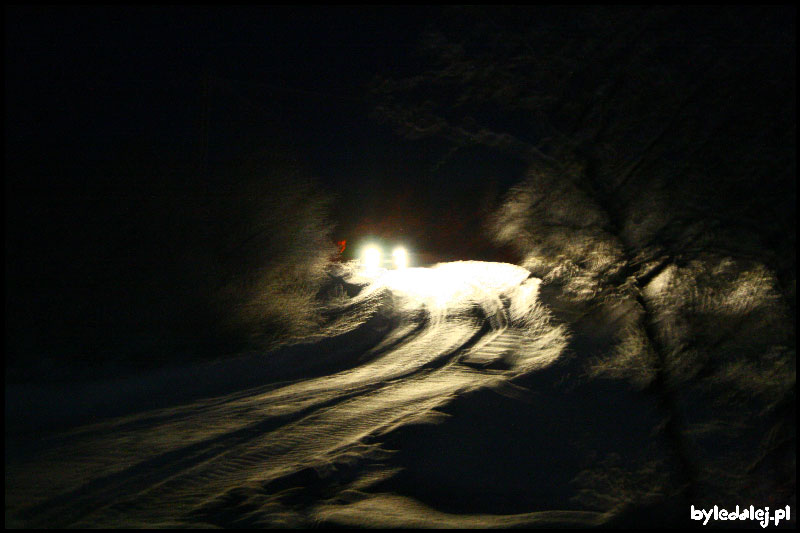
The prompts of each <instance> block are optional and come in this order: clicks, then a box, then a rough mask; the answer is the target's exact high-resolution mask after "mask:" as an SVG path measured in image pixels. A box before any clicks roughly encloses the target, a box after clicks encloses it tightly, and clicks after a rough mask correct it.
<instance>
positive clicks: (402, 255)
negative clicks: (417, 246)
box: [392, 246, 408, 268]
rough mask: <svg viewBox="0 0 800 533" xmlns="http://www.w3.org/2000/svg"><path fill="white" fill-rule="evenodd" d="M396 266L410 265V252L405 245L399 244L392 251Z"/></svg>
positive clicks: (404, 266)
mask: <svg viewBox="0 0 800 533" xmlns="http://www.w3.org/2000/svg"><path fill="white" fill-rule="evenodd" d="M392 258H393V259H394V267H395V268H406V267H407V266H408V252H406V249H405V248H403V247H400V246H398V247H397V248H395V249H394V251H393V252H392Z"/></svg>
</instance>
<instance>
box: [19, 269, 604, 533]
mask: <svg viewBox="0 0 800 533" xmlns="http://www.w3.org/2000/svg"><path fill="white" fill-rule="evenodd" d="M348 276H349V281H350V282H351V283H360V284H364V285H365V287H364V289H363V290H361V292H360V293H359V294H358V295H357V296H355V297H354V298H344V297H343V298H342V302H340V303H341V305H342V306H343V307H342V309H343V310H342V311H340V312H341V313H342V316H341V317H340V318H341V320H340V324H341V331H340V332H339V333H340V334H339V335H338V336H335V337H334V338H331V337H326V338H321V339H319V340H318V341H316V342H313V343H306V344H304V345H301V346H296V347H292V348H288V349H284V350H282V351H279V352H278V353H275V354H265V355H249V356H247V357H245V358H240V359H238V360H231V361H229V362H224V361H223V362H217V363H214V364H213V365H206V366H205V367H202V368H198V369H194V370H193V373H192V374H191V376H192V377H191V378H186V377H183V378H182V381H181V380H180V379H170V376H169V375H168V374H164V373H162V374H161V375H154V376H153V377H152V378H150V379H149V381H148V378H139V379H137V380H136V381H133V382H130V383H119V384H116V385H114V386H109V387H106V388H105V389H92V390H91V391H86V392H84V393H83V396H81V397H77V396H69V395H67V394H66V393H64V395H63V396H62V397H61V398H60V399H59V401H58V403H59V404H60V406H53V409H54V411H58V410H59V409H61V410H62V411H64V412H69V413H70V415H71V416H72V417H73V419H74V420H75V423H74V424H73V425H72V427H64V428H62V429H60V430H59V431H57V432H48V433H47V434H46V435H44V434H43V433H42V431H41V429H40V428H39V429H37V428H35V427H34V426H33V425H32V426H31V427H28V428H27V430H26V431H27V433H26V432H25V431H22V430H20V431H19V434H22V435H28V437H26V438H27V440H25V438H21V440H20V442H17V443H16V446H12V449H11V451H7V452H6V478H5V479H6V525H7V526H9V525H11V526H22V527H39V526H41V527H114V528H118V527H193V526H198V527H214V526H222V527H232V526H254V527H258V526H272V527H281V526H288V527H300V526H309V525H311V526H313V525H321V524H322V525H326V524H327V525H330V524H344V525H362V526H398V525H399V526H414V525H423V526H476V527H493V526H519V525H525V524H528V525H548V524H555V525H559V524H572V525H591V524H593V523H595V521H596V520H597V519H598V515H596V514H595V513H590V512H582V511H569V512H555V511H551V512H539V513H529V514H519V513H516V514H508V515H494V514H459V515H456V514H452V513H447V512H445V511H442V510H434V509H433V508H432V507H431V506H429V505H426V504H425V503H422V502H419V501H417V500H416V499H414V498H412V497H410V496H406V495H402V494H398V493H397V491H394V490H391V487H392V484H391V480H392V479H393V477H394V476H395V475H397V474H398V472H399V471H400V470H402V469H403V467H404V465H402V464H400V463H398V462H397V461H393V460H392V457H393V456H394V454H395V453H396V450H394V449H392V448H391V447H390V446H388V445H387V444H386V438H387V436H389V435H391V434H393V432H397V431H398V430H400V429H401V428H408V427H416V426H417V425H419V424H425V423H436V422H439V421H441V420H442V419H443V418H444V417H446V415H444V414H443V413H442V412H441V409H442V408H443V407H445V406H447V405H448V404H449V403H451V402H453V401H454V400H455V399H457V398H463V397H465V395H468V394H470V393H472V392H474V391H478V390H492V391H497V392H500V393H501V394H504V395H506V396H514V395H524V394H525V391H524V390H521V389H520V388H519V387H518V386H516V385H514V384H513V380H514V379H515V378H517V377H519V376H522V375H526V374H530V373H534V372H538V371H540V370H542V369H545V368H547V367H548V366H550V365H552V364H553V363H554V362H555V361H557V360H559V358H560V357H562V354H563V353H564V349H565V347H566V344H567V334H566V331H565V329H564V328H563V327H561V326H557V325H555V324H554V323H553V321H552V320H551V319H550V318H549V315H548V313H547V311H546V309H545V308H544V307H543V306H542V305H541V304H540V303H539V300H538V298H537V295H538V287H539V285H538V280H537V279H535V278H530V277H529V273H528V271H527V270H524V269H522V268H519V267H516V266H513V265H509V264H502V263H483V262H456V263H446V264H441V265H437V266H436V267H432V268H414V269H406V270H401V271H385V272H382V273H375V274H373V275H372V276H371V277H368V278H364V277H363V276H362V277H361V278H359V277H357V275H356V274H354V273H353V272H351V273H350V274H348ZM268 358H270V359H269V360H266V359H268ZM293 361H296V364H297V367H296V368H294V369H293V370H291V369H289V368H288V367H291V366H292V364H293ZM293 372H294V373H293ZM53 395H54V393H52V392H51V395H50V396H46V397H45V398H52V397H53ZM8 398H9V397H8V394H7V400H8ZM25 401H28V402H29V403H30V405H31V409H32V412H37V409H38V410H39V411H45V410H46V407H45V406H44V405H45V404H44V403H43V402H45V401H46V400H44V399H42V395H41V394H40V395H39V396H36V395H35V394H33V393H31V396H30V397H29V398H28V399H27V400H25ZM37 402H38V403H37ZM141 406H147V407H146V408H144V409H143V408H142V407H141ZM82 409H83V411H85V412H87V413H88V412H93V413H97V412H100V413H102V418H99V419H97V420H95V421H91V419H88V418H86V417H84V418H81V417H80V413H81V410H82ZM51 415H52V416H54V417H56V415H55V414H52V413H51ZM95 416H97V415H96V414H95ZM9 423H13V422H7V433H8V431H9V430H8V424H9ZM18 423H19V424H21V426H20V427H23V426H24V422H22V421H18ZM30 424H33V422H31V423H30ZM387 487H388V489H387Z"/></svg>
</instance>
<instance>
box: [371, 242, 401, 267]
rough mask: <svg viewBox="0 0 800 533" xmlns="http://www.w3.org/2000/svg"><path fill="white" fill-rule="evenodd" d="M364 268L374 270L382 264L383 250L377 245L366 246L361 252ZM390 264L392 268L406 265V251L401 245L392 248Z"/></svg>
mask: <svg viewBox="0 0 800 533" xmlns="http://www.w3.org/2000/svg"><path fill="white" fill-rule="evenodd" d="M361 262H362V263H363V265H364V268H366V269H368V270H375V269H378V268H381V267H383V266H384V260H383V252H382V251H381V249H380V248H379V247H377V246H374V245H373V246H367V247H366V248H364V251H363V252H362V254H361ZM391 264H392V266H393V267H394V268H406V267H408V252H407V251H406V249H405V248H403V247H402V246H398V247H397V248H395V249H394V250H392V259H391Z"/></svg>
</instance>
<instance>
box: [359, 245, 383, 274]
mask: <svg viewBox="0 0 800 533" xmlns="http://www.w3.org/2000/svg"><path fill="white" fill-rule="evenodd" d="M362 261H363V262H364V268H366V269H367V270H376V269H378V268H380V266H381V250H380V248H378V247H377V246H367V247H366V248H365V249H364V253H363V255H362Z"/></svg>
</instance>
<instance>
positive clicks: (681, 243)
mask: <svg viewBox="0 0 800 533" xmlns="http://www.w3.org/2000/svg"><path fill="white" fill-rule="evenodd" d="M794 17H795V12H794V9H793V8H718V7H711V8H672V7H670V8H666V7H657V8H604V7H592V8H561V9H555V8H552V9H551V8H548V9H537V8H530V9H521V8H494V7H493V8H455V9H452V10H447V11H446V12H445V13H444V14H443V15H442V18H441V20H437V21H435V22H434V23H432V30H431V31H430V32H429V33H428V34H427V35H426V37H425V39H424V40H423V42H422V43H421V47H420V53H421V55H422V57H424V58H425V59H426V62H425V67H424V68H423V69H421V70H420V71H419V72H417V73H416V74H415V75H411V76H406V77H401V78H397V77H394V78H391V77H387V78H383V79H381V80H379V81H377V82H376V84H375V94H376V98H377V100H378V106H377V107H378V110H379V112H380V114H381V116H383V117H384V118H385V119H386V120H388V121H390V122H391V123H393V124H394V125H395V126H396V127H397V130H398V132H399V133H400V134H402V135H405V136H407V137H409V138H416V139H427V138H444V139H447V140H449V141H450V142H451V143H452V145H453V151H458V150H459V149H461V148H463V147H468V146H475V145H482V146H488V147H491V148H492V149H494V150H495V151H496V153H497V154H498V155H499V154H503V155H505V156H507V157H510V158H515V159H521V160H523V161H525V162H526V163H527V165H528V168H529V170H528V172H527V174H526V176H525V177H524V179H523V180H522V181H521V183H519V184H518V185H517V186H515V187H513V188H512V189H511V190H510V191H509V192H508V194H507V195H506V198H505V201H504V202H503V203H502V205H501V206H500V207H499V209H498V210H497V211H496V212H495V214H494V215H493V216H492V217H491V220H490V221H489V228H490V230H491V231H492V233H493V235H494V237H495V239H496V242H498V243H500V244H507V245H512V246H514V247H515V248H516V249H517V251H518V253H519V255H520V257H521V259H522V264H523V265H525V266H527V267H528V268H529V269H530V270H531V271H532V272H533V273H534V274H535V275H538V276H540V277H542V278H543V279H544V280H545V285H546V294H552V295H553V296H552V298H551V301H550V303H551V305H552V306H553V307H554V308H555V309H556V310H557V311H559V312H560V314H561V316H562V317H563V318H564V319H565V320H569V321H571V322H573V323H580V322H581V321H583V322H584V323H585V322H586V320H587V318H588V317H592V316H594V317H597V316H602V317H604V320H605V323H606V325H607V328H608V329H609V330H610V331H608V335H610V337H612V339H613V343H612V345H613V347H612V348H610V349H609V350H604V351H603V353H601V354H599V355H598V356H595V357H591V358H589V360H587V371H588V375H590V376H594V377H613V378H623V379H627V380H629V381H630V382H632V383H634V384H635V385H637V386H639V387H640V388H641V389H642V390H644V391H646V392H647V393H648V395H647V396H648V397H649V398H650V399H651V400H652V401H654V402H655V403H656V405H657V406H658V407H659V409H660V414H661V423H660V424H659V426H658V434H659V435H660V437H661V438H660V439H659V442H660V443H661V444H663V454H662V458H661V459H663V461H664V462H665V463H666V466H665V467H664V469H661V470H659V472H661V473H663V472H664V471H666V472H667V473H668V481H667V483H666V485H665V483H664V482H663V480H661V479H660V478H659V479H656V478H658V476H655V475H652V476H644V477H642V476H640V478H642V479H647V478H649V479H650V485H649V486H650V489H647V488H641V487H643V485H642V484H639V485H637V486H639V487H640V490H638V492H637V496H636V497H635V498H634V497H631V498H630V499H636V498H638V499H639V500H640V501H637V502H634V503H638V504H642V503H644V502H643V500H647V499H648V498H650V497H653V496H654V495H655V496H657V497H658V498H673V497H677V498H678V499H680V500H685V501H687V502H692V503H695V504H697V503H698V502H701V503H702V502H713V501H715V498H717V500H716V501H721V500H719V498H720V497H723V496H725V497H732V496H736V497H739V498H745V500H746V501H753V502H763V503H764V504H765V505H768V504H770V503H771V504H773V506H774V505H776V504H779V503H781V502H783V503H784V504H785V503H787V502H788V501H789V500H790V499H791V498H792V497H793V496H794V491H795V474H794V470H795V455H794V446H795V426H794V408H793V405H794V390H795V376H796V374H795V334H794V326H793V324H794V316H795V304H794V300H795V252H794V246H795V241H794V239H795V231H796V230H795V210H794V209H795V208H794V205H795V200H796V192H795V171H796V162H795V148H794V147H795V110H796V108H795V96H794V95H795V61H794V57H795V35H794V31H795V30H794ZM611 317H614V320H611ZM612 326H613V327H612ZM642 472H651V473H653V472H652V469H651V470H647V468H645V469H644V470H642ZM606 473H607V471H606ZM604 475H605V474H604ZM606 477H607V476H606ZM642 483H644V485H647V482H645V481H643V482H642ZM653 487H658V490H655V489H653ZM618 488H619V487H616V489H618ZM612 489H613V490H616V489H615V488H614V487H607V490H608V491H610V490H612ZM622 499H623V500H624V499H625V498H622ZM745 500H742V501H745ZM726 501H729V500H726ZM712 505H713V503H712Z"/></svg>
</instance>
